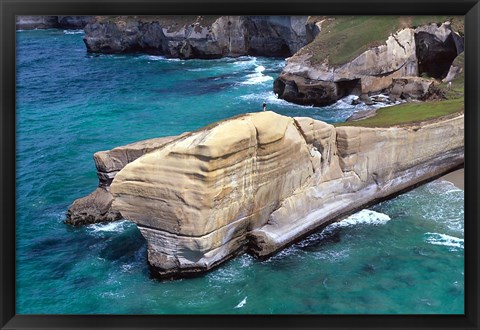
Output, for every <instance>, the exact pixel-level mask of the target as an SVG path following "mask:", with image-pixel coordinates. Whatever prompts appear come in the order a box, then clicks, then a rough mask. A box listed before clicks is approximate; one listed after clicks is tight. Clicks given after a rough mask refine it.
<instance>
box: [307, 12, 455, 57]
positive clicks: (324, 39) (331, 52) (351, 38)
mask: <svg viewBox="0 0 480 330" xmlns="http://www.w3.org/2000/svg"><path fill="white" fill-rule="evenodd" d="M323 19H326V20H325V21H324V22H323V23H322V30H321V32H320V33H319V34H318V35H317V37H316V38H315V39H314V40H313V41H312V42H311V43H309V44H308V45H306V46H305V47H303V48H302V49H301V50H300V51H299V53H298V54H301V55H303V54H311V55H312V57H311V58H310V62H311V64H312V65H315V64H320V63H323V62H324V61H325V60H326V59H328V63H329V64H330V65H333V66H338V65H341V64H344V63H347V62H349V61H351V60H353V59H354V58H355V57H357V56H358V55H360V54H361V53H363V52H365V51H366V50H368V49H369V48H371V47H375V46H380V45H383V44H385V41H386V40H387V38H388V37H389V36H390V35H391V34H393V33H395V32H397V31H399V30H401V29H403V28H406V27H417V26H421V25H425V24H430V23H437V24H441V23H443V22H445V21H448V20H449V21H451V22H452V26H453V28H454V30H455V28H457V29H460V30H461V31H459V32H460V33H461V34H463V25H464V23H463V16H332V17H325V16H312V17H310V18H309V23H312V22H317V21H320V20H323Z"/></svg>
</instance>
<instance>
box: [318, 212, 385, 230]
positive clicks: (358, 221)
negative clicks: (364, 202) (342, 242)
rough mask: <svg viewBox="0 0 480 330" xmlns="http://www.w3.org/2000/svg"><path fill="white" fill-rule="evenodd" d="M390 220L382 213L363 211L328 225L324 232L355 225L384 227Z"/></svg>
mask: <svg viewBox="0 0 480 330" xmlns="http://www.w3.org/2000/svg"><path fill="white" fill-rule="evenodd" d="M390 220H391V218H390V217H389V216H388V215H386V214H384V213H380V212H376V211H372V210H366V209H365V210H361V211H360V212H357V213H355V214H352V215H351V216H349V217H348V218H346V219H343V220H342V221H339V222H335V223H332V224H331V225H328V226H327V227H326V228H325V229H324V230H333V229H335V228H341V227H350V226H356V225H373V226H378V225H384V224H386V223H387V222H388V221H390Z"/></svg>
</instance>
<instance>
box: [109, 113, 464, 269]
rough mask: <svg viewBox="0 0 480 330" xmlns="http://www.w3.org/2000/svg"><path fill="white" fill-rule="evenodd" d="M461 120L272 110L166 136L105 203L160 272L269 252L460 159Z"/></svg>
mask: <svg viewBox="0 0 480 330" xmlns="http://www.w3.org/2000/svg"><path fill="white" fill-rule="evenodd" d="M463 127H464V118H463V115H462V114H459V115H457V116H455V117H454V118H449V119H447V118H444V119H443V120H434V121H430V122H424V123H421V124H418V125H410V126H405V127H390V128H360V127H337V128H335V127H334V126H332V125H329V124H326V123H324V122H320V121H316V120H313V119H311V118H289V117H284V116H280V115H277V114H275V113H273V112H262V113H254V114H248V115H245V116H241V117H237V118H234V119H231V120H226V121H223V122H220V123H217V124H216V125H214V126H213V127H208V128H206V129H204V130H200V131H198V132H194V133H190V134H187V135H185V136H183V137H180V138H178V139H175V140H172V141H171V142H169V143H167V144H165V145H164V146H163V147H160V148H158V149H155V150H153V151H150V152H147V153H145V154H144V155H143V156H141V157H139V158H137V159H136V160H134V161H131V162H129V163H128V164H127V165H126V166H125V167H124V168H123V169H121V170H120V171H119V172H118V173H117V174H116V176H115V177H114V179H113V181H112V183H111V186H110V190H111V193H112V195H113V204H112V210H114V212H120V214H121V215H122V216H123V217H125V218H127V219H130V220H132V221H134V222H135V223H136V224H137V225H138V228H139V229H140V231H141V233H142V235H143V236H144V237H145V238H146V240H147V242H148V261H149V264H150V266H151V269H152V272H153V274H154V275H155V276H158V277H176V276H187V275H191V274H195V273H198V272H203V271H207V270H209V269H211V268H212V267H214V266H216V265H218V264H219V263H221V262H223V261H225V260H227V259H228V258H231V257H232V256H235V255H236V254H238V253H242V252H244V251H247V250H248V251H250V252H251V253H254V254H255V255H257V256H260V257H267V256H269V255H271V254H273V253H275V252H277V251H278V250H279V249H281V248H283V247H285V246H286V245H288V244H291V243H292V242H294V241H295V240H297V239H299V238H301V237H303V236H304V235H307V234H308V233H310V232H311V231H312V230H315V229H318V228H319V227H321V226H323V225H325V224H326V223H328V222H330V221H334V220H336V219H338V218H339V217H340V216H342V215H345V214H348V213H349V212H352V211H354V210H355V209H358V208H359V207H362V206H364V205H366V204H369V203H372V202H374V201H376V200H378V199H381V198H384V197H387V196H389V195H391V194H395V193H397V192H399V191H401V190H402V189H405V188H408V187H411V186H413V185H415V184H418V183H420V182H422V181H424V180H428V179H431V178H432V177H435V176H437V175H440V174H442V173H445V172H448V171H449V170H452V169H453V168H455V167H457V166H459V165H461V164H462V163H463V158H464V156H463V155H464V153H463V143H464V138H463V136H464V134H463V133H464V132H463Z"/></svg>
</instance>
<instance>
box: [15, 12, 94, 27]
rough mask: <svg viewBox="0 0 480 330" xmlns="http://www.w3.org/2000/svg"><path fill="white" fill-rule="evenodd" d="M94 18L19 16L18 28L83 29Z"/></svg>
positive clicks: (17, 20) (17, 18)
mask: <svg viewBox="0 0 480 330" xmlns="http://www.w3.org/2000/svg"><path fill="white" fill-rule="evenodd" d="M93 20H94V18H93V16H25V15H22V16H17V17H16V28H17V29H19V30H32V29H54V28H59V29H83V28H84V27H85V25H87V24H88V23H91V22H93Z"/></svg>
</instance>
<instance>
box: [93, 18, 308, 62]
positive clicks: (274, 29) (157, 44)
mask: <svg viewBox="0 0 480 330" xmlns="http://www.w3.org/2000/svg"><path fill="white" fill-rule="evenodd" d="M306 20H307V16H217V17H212V16H182V17H179V18H175V17H174V18H169V17H168V16H121V17H118V16H117V17H98V18H97V20H96V21H95V22H94V23H91V24H88V25H87V26H86V27H85V37H84V42H85V45H86V47H87V51H89V52H93V53H128V52H139V51H141V52H147V53H152V54H159V55H165V56H168V57H176V58H184V59H189V58H219V57H224V56H241V55H263V56H290V55H292V54H294V53H295V52H296V51H297V50H298V49H300V48H301V47H302V46H304V45H305V44H306V31H305V22H306Z"/></svg>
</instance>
